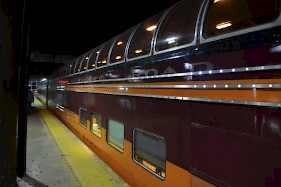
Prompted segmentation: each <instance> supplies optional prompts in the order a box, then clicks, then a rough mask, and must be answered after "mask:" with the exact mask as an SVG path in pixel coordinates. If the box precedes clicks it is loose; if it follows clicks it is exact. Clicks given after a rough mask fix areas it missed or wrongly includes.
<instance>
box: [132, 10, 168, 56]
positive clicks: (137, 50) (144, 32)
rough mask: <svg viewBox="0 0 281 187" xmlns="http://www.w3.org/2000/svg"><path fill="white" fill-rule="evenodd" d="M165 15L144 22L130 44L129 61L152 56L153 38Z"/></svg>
mask: <svg viewBox="0 0 281 187" xmlns="http://www.w3.org/2000/svg"><path fill="white" fill-rule="evenodd" d="M162 14H163V13H161V14H158V15H156V16H153V17H151V18H150V19H148V20H147V21H144V22H143V23H142V24H141V25H140V26H139V28H138V29H137V30H136V32H135V33H134V35H133V37H132V40H131V41H130V44H129V50H128V55H127V57H128V59H132V58H137V57H141V56H147V55H149V54H151V44H152V37H153V35H154V32H155V30H156V28H157V26H158V22H159V19H160V18H161V16H162Z"/></svg>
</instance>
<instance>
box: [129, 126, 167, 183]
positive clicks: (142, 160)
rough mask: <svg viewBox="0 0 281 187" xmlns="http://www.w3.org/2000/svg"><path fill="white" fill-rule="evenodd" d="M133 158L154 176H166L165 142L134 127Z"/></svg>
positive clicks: (162, 177)
mask: <svg viewBox="0 0 281 187" xmlns="http://www.w3.org/2000/svg"><path fill="white" fill-rule="evenodd" d="M133 135H134V141H133V147H134V148H133V159H134V161H135V162H136V163H138V164H139V165H140V166H142V167H143V168H145V169H147V170H148V171H150V172H151V173H152V174H154V175H155V176H157V177H159V178H161V179H164V178H165V176H166V142H165V139H164V138H162V137H160V136H156V135H154V134H151V133H148V132H145V131H142V130H140V129H134V134H133Z"/></svg>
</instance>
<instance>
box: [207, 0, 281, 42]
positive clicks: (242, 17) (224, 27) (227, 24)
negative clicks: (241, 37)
mask: <svg viewBox="0 0 281 187" xmlns="http://www.w3.org/2000/svg"><path fill="white" fill-rule="evenodd" d="M269 2H270V3H269ZM279 14H280V0H268V1H265V0H213V1H212V2H211V3H210V4H209V6H208V9H207V12H206V17H205V20H204V29H203V36H204V37H205V38H210V37H214V36H218V35H222V34H226V33H230V32H234V31H238V30H242V29H245V28H249V27H253V26H256V25H261V24H264V23H268V22H271V21H273V20H274V19H276V18H277V17H278V16H279Z"/></svg>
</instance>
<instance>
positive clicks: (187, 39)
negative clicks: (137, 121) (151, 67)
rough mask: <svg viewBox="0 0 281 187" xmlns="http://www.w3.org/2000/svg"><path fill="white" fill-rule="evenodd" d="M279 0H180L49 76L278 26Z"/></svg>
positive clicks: (78, 71) (75, 71)
mask: <svg viewBox="0 0 281 187" xmlns="http://www.w3.org/2000/svg"><path fill="white" fill-rule="evenodd" d="M280 4H281V0H270V1H268V0H241V1H237V0H227V1H226V0H193V1H189V0H181V1H179V2H178V3H176V4H174V5H173V6H172V7H170V8H168V9H166V10H164V11H162V12H160V13H159V14H157V15H155V16H152V17H150V18H149V19H147V20H145V21H143V22H141V23H139V24H137V25H136V26H134V27H132V28H129V29H128V30H126V31H125V32H123V33H121V34H119V35H118V36H115V37H113V38H112V39H110V40H108V41H106V42H104V43H103V44H101V45H99V46H97V47H95V48H93V49H91V50H89V51H87V52H85V53H84V54H82V55H80V56H79V57H77V58H76V59H75V60H74V61H73V62H72V63H70V64H67V65H65V66H63V67H61V68H60V69H58V70H56V71H55V72H54V73H53V74H52V76H51V77H52V78H58V77H65V76H74V75H77V74H83V73H86V72H90V71H94V70H97V69H100V68H104V67H108V66H114V65H117V64H120V63H126V62H131V61H136V60H140V59H144V58H148V57H151V56H155V57H157V56H160V55H161V54H165V53H169V54H172V53H174V52H175V51H179V50H187V49H192V50H197V49H198V46H199V45H200V44H204V43H209V42H213V41H217V40H221V39H226V38H229V37H233V36H237V35H241V34H245V33H248V32H254V31H258V30H262V29H267V28H271V27H276V26H280V25H281V16H280V10H281V8H280V6H281V5H280ZM113 29H114V28H113ZM185 54H187V53H185ZM171 57H173V58H175V56H173V55H172V56H171Z"/></svg>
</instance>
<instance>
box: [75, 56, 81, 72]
mask: <svg viewBox="0 0 281 187" xmlns="http://www.w3.org/2000/svg"><path fill="white" fill-rule="evenodd" d="M81 61H82V58H81V57H79V59H78V60H77V62H76V64H75V67H74V72H73V73H79V72H80V71H81V69H80V65H81Z"/></svg>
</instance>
